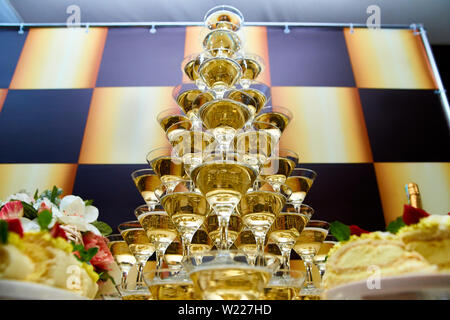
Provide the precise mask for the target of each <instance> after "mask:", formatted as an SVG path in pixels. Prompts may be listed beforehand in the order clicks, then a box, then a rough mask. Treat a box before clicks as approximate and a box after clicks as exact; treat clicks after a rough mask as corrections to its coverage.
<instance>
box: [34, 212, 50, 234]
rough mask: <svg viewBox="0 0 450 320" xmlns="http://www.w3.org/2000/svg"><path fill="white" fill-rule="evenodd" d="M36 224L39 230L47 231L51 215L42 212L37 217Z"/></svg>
mask: <svg viewBox="0 0 450 320" xmlns="http://www.w3.org/2000/svg"><path fill="white" fill-rule="evenodd" d="M37 222H38V224H39V226H40V227H41V230H48V225H49V224H50V222H52V213H51V212H50V211H48V210H44V211H42V212H41V213H39V215H38V218H37Z"/></svg>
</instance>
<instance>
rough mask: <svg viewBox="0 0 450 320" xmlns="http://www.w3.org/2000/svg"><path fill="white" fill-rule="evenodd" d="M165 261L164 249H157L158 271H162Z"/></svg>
mask: <svg viewBox="0 0 450 320" xmlns="http://www.w3.org/2000/svg"><path fill="white" fill-rule="evenodd" d="M163 263H164V250H161V249H158V250H156V271H160V270H161V269H162V268H163ZM158 274H159V273H158Z"/></svg>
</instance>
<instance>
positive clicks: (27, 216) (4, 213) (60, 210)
mask: <svg viewBox="0 0 450 320" xmlns="http://www.w3.org/2000/svg"><path fill="white" fill-rule="evenodd" d="M62 193H63V190H62V189H60V188H57V187H56V186H54V187H53V189H52V190H45V191H44V192H42V193H41V194H39V192H38V190H36V192H35V193H34V196H31V195H30V194H28V193H27V192H26V191H21V192H19V193H16V194H13V195H10V196H9V197H8V198H7V199H6V200H5V201H0V244H2V243H7V241H8V233H9V232H14V233H17V234H18V235H19V236H20V237H23V234H24V232H36V231H48V232H49V233H50V235H51V236H52V237H53V238H63V239H64V240H66V241H68V242H69V243H71V244H72V247H73V250H72V252H73V254H74V255H75V257H76V258H77V259H78V260H79V261H81V262H85V263H88V264H90V265H92V267H93V269H94V271H95V272H96V273H97V274H98V279H99V281H106V280H108V279H111V280H112V281H113V282H114V280H113V278H112V277H110V276H109V274H108V271H111V264H112V263H113V262H114V258H113V256H112V254H111V252H110V251H109V249H108V245H107V241H108V240H107V239H106V238H105V236H107V235H109V234H110V233H111V232H112V229H111V227H110V226H108V224H106V223H104V222H101V221H98V220H97V218H98V215H99V212H98V209H97V208H96V207H94V206H93V205H92V200H86V201H84V200H83V199H81V198H80V197H78V196H74V195H66V196H64V197H62V198H61V195H62Z"/></svg>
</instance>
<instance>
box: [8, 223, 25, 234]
mask: <svg viewBox="0 0 450 320" xmlns="http://www.w3.org/2000/svg"><path fill="white" fill-rule="evenodd" d="M8 231H12V232H15V233H17V234H18V235H19V236H20V237H21V238H22V237H23V228H22V222H20V219H9V220H8Z"/></svg>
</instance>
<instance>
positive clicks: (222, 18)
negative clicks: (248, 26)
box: [203, 5, 244, 31]
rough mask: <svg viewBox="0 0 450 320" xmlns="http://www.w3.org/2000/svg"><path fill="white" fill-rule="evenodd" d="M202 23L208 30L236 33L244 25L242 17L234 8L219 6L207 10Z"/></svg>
mask: <svg viewBox="0 0 450 320" xmlns="http://www.w3.org/2000/svg"><path fill="white" fill-rule="evenodd" d="M203 21H204V23H205V26H206V27H207V28H208V29H210V30H215V29H228V30H233V31H238V30H239V29H240V27H241V26H242V24H243V23H244V16H243V15H242V13H241V12H240V11H239V10H238V9H236V8H235V7H232V6H228V5H219V6H216V7H214V8H211V9H210V10H208V12H206V14H205V16H204V18H203Z"/></svg>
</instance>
